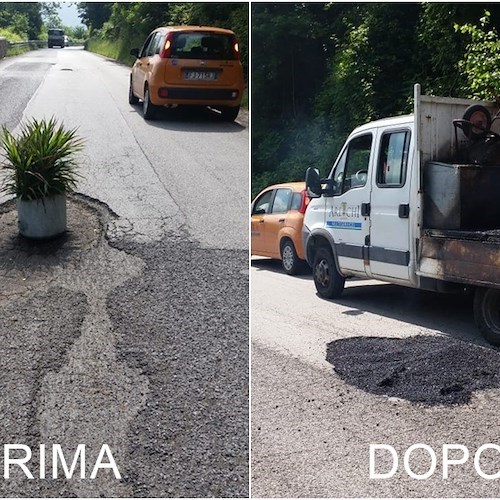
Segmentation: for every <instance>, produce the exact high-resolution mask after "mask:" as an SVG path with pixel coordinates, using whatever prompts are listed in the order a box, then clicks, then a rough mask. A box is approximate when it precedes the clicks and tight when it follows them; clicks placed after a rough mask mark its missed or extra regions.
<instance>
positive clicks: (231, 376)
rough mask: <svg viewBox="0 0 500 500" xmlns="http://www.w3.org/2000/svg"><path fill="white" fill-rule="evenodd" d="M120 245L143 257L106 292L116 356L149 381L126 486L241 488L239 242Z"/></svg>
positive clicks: (243, 333) (243, 386)
mask: <svg viewBox="0 0 500 500" xmlns="http://www.w3.org/2000/svg"><path fill="white" fill-rule="evenodd" d="M118 247H120V248H121V249H122V250H125V251H126V252H127V253H131V254H133V255H134V256H137V257H140V258H141V259H142V260H143V261H144V262H145V263H146V266H145V269H144V271H143V273H142V275H141V276H140V277H139V278H136V279H133V280H130V281H128V282H127V283H126V284H124V285H123V286H122V287H119V288H116V289H115V290H114V291H113V292H112V293H111V294H110V296H109V298H108V310H109V311H110V317H111V320H112V322H113V325H114V328H115V331H116V332H117V335H118V342H117V350H118V353H119V357H120V358H121V359H122V360H123V362H125V363H127V364H128V365H129V366H131V367H132V368H134V369H137V370H140V371H141V373H143V374H144V375H145V376H146V377H147V378H148V380H149V384H150V392H149V395H148V398H147V402H146V405H145V407H144V408H143V409H142V410H141V411H140V412H139V414H138V416H137V418H136V419H135V420H134V422H133V424H132V425H131V427H130V432H129V436H128V438H129V451H130V462H129V467H128V472H127V477H126V480H127V481H128V482H129V483H130V484H131V485H132V488H133V492H134V496H145V497H164V496H173V497H200V496H204V497H206V496H215V497H238V496H248V316H249V311H248V277H247V276H244V274H243V273H242V272H241V271H242V270H243V269H246V267H247V265H248V264H247V254H246V252H240V251H226V250H224V251H223V250H207V249H202V248H200V247H198V246H197V245H196V244H194V243H192V242H190V241H188V239H187V238H180V237H178V236H177V237H175V236H173V237H171V238H166V239H164V240H163V241H161V242H157V243H153V244H137V245H134V244H126V245H124V246H120V245H118Z"/></svg>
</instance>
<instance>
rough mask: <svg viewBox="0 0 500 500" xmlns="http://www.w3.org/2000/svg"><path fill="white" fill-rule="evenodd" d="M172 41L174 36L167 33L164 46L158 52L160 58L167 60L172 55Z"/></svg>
mask: <svg viewBox="0 0 500 500" xmlns="http://www.w3.org/2000/svg"><path fill="white" fill-rule="evenodd" d="M173 39H174V34H173V33H172V32H170V33H167V37H166V38H165V44H164V45H163V48H162V49H161V51H160V57H161V58H162V59H168V58H169V57H170V54H171V53H172V42H173Z"/></svg>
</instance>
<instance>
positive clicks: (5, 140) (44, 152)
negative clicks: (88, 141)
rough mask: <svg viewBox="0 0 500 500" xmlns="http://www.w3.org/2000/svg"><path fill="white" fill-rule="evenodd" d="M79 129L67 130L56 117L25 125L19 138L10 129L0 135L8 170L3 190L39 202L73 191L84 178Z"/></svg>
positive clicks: (2, 131) (0, 144)
mask: <svg viewBox="0 0 500 500" xmlns="http://www.w3.org/2000/svg"><path fill="white" fill-rule="evenodd" d="M76 132H77V131H76V129H70V130H68V129H65V128H64V126H63V124H62V123H61V124H58V123H57V121H56V120H55V118H51V119H50V120H36V119H32V120H31V121H29V122H27V123H25V124H24V125H22V126H21V129H20V132H19V135H18V136H17V137H15V136H14V135H13V134H12V133H11V132H10V131H9V130H8V129H7V127H5V126H3V127H2V129H1V132H0V146H1V147H2V148H3V149H4V153H3V157H4V159H5V160H6V161H5V162H2V164H1V165H0V167H2V168H3V169H5V170H6V171H7V175H6V178H5V181H4V184H3V186H2V188H1V189H0V191H2V192H4V193H7V194H12V195H15V196H16V197H17V198H18V199H20V200H39V199H43V198H46V197H50V196H55V195H58V194H64V193H67V192H70V191H73V190H74V189H75V188H76V184H77V181H78V178H79V177H80V175H79V174H78V172H77V170H78V165H77V163H76V159H75V154H76V153H77V152H79V151H81V150H82V148H83V140H82V139H81V138H79V137H78V136H77V133H76Z"/></svg>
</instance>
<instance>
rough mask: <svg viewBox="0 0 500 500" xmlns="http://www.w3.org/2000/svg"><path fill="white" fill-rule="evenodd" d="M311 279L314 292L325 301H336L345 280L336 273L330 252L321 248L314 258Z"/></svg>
mask: <svg viewBox="0 0 500 500" xmlns="http://www.w3.org/2000/svg"><path fill="white" fill-rule="evenodd" d="M313 277H314V284H315V286H316V290H317V291H318V293H319V294H320V295H321V297H323V298H325V299H337V298H339V297H340V296H341V295H342V291H343V290H344V284H345V278H344V277H343V276H342V275H341V274H340V273H339V272H338V270H337V266H336V264H335V260H334V259H333V255H332V252H331V251H330V250H329V249H328V248H325V247H321V248H319V249H318V251H317V252H316V255H315V256H314V263H313Z"/></svg>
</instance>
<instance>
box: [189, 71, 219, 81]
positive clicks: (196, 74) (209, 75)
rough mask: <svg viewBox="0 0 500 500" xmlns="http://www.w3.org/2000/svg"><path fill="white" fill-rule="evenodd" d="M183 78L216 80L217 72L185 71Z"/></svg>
mask: <svg viewBox="0 0 500 500" xmlns="http://www.w3.org/2000/svg"><path fill="white" fill-rule="evenodd" d="M184 78H185V79H186V80H217V71H200V70H186V71H184Z"/></svg>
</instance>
